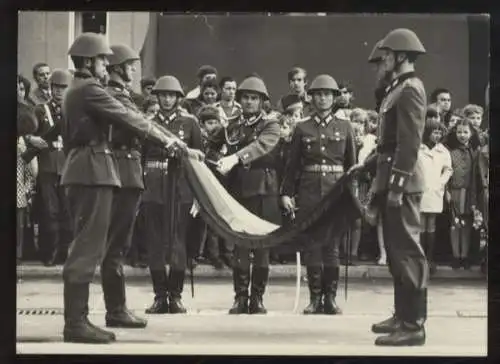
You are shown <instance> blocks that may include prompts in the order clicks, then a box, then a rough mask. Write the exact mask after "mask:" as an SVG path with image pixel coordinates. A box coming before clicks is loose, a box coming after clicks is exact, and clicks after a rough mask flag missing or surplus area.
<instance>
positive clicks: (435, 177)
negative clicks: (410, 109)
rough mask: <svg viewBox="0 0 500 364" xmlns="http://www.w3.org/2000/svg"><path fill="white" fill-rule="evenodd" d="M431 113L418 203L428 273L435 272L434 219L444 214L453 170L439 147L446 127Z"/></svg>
mask: <svg viewBox="0 0 500 364" xmlns="http://www.w3.org/2000/svg"><path fill="white" fill-rule="evenodd" d="M434 112H436V113H437V110H432V109H431V110H428V111H427V117H428V118H427V120H426V122H425V128H424V133H423V136H422V144H421V146H420V151H419V159H420V160H421V162H422V167H423V170H424V178H425V189H424V193H423V195H422V201H421V204H420V213H421V218H420V220H421V226H422V231H421V234H420V244H421V245H422V247H423V248H424V250H425V253H426V255H427V259H428V261H429V264H430V272H431V274H434V273H435V272H436V265H435V264H434V243H435V235H436V216H437V215H438V214H440V213H441V212H442V211H443V198H444V192H445V186H446V184H447V183H448V180H449V179H450V177H451V175H452V174H453V169H452V167H451V156H450V152H449V151H448V149H446V147H445V146H444V145H443V144H441V140H442V138H443V136H444V133H445V130H446V128H445V126H444V124H441V123H440V122H439V121H438V120H439V114H437V118H436V117H435V114H434Z"/></svg>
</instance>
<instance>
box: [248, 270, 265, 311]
mask: <svg viewBox="0 0 500 364" xmlns="http://www.w3.org/2000/svg"><path fill="white" fill-rule="evenodd" d="M268 279H269V268H261V267H254V268H253V269H252V287H251V289H250V292H251V293H250V305H249V307H248V311H249V313H250V314H266V313H267V309H266V308H265V307H264V302H263V297H264V292H265V291H266V286H267V281H268Z"/></svg>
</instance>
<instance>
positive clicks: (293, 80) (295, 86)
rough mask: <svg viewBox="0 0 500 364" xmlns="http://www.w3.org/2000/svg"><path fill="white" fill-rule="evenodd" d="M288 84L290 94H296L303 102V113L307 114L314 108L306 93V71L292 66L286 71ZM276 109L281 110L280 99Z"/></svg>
mask: <svg viewBox="0 0 500 364" xmlns="http://www.w3.org/2000/svg"><path fill="white" fill-rule="evenodd" d="M287 76H288V85H289V87H290V94H293V95H298V96H299V97H300V99H301V101H302V104H303V109H302V110H303V115H304V116H309V115H310V114H311V113H312V112H313V111H314V110H313V108H312V106H311V96H310V95H308V94H307V91H306V85H307V71H306V70H305V69H304V68H301V67H294V68H292V69H291V70H290V71H289V72H288V75H287ZM278 110H280V111H283V106H282V105H281V99H280V101H279V102H278Z"/></svg>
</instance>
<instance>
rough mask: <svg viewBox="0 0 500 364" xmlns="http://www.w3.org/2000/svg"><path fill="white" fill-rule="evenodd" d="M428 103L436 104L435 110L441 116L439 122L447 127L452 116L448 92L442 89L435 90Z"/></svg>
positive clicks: (449, 93)
mask: <svg viewBox="0 0 500 364" xmlns="http://www.w3.org/2000/svg"><path fill="white" fill-rule="evenodd" d="M430 101H431V103H435V104H436V108H437V109H438V111H439V115H440V116H441V122H443V123H444V125H446V126H448V123H449V121H450V117H451V114H452V110H451V92H450V90H448V89H446V88H442V87H440V88H437V89H435V90H434V91H433V92H432V94H431V100H430Z"/></svg>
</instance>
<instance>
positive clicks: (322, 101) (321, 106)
mask: <svg viewBox="0 0 500 364" xmlns="http://www.w3.org/2000/svg"><path fill="white" fill-rule="evenodd" d="M333 100H334V95H333V92H332V91H330V90H318V91H315V92H314V93H313V103H314V106H315V107H316V109H317V110H318V111H326V110H329V109H331V108H332V107H333Z"/></svg>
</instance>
